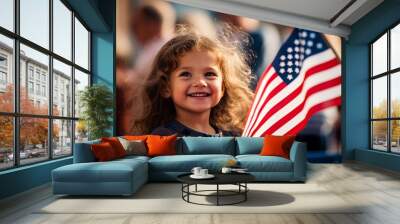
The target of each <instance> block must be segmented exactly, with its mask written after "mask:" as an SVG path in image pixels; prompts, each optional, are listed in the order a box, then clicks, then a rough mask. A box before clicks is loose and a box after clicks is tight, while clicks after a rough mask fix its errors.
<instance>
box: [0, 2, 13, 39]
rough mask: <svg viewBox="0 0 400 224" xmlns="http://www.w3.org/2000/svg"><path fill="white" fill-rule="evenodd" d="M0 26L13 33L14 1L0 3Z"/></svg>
mask: <svg viewBox="0 0 400 224" xmlns="http://www.w3.org/2000/svg"><path fill="white" fill-rule="evenodd" d="M0 26H2V27H3V28H6V29H8V30H10V31H14V0H1V1H0Z"/></svg>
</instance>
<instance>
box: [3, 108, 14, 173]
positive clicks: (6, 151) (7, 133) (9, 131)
mask: <svg viewBox="0 0 400 224" xmlns="http://www.w3.org/2000/svg"><path fill="white" fill-rule="evenodd" d="M0 127H1V128H0V170H2V169H6V168H9V167H12V166H13V165H14V151H13V149H14V141H13V136H14V125H13V118H12V117H10V116H0Z"/></svg>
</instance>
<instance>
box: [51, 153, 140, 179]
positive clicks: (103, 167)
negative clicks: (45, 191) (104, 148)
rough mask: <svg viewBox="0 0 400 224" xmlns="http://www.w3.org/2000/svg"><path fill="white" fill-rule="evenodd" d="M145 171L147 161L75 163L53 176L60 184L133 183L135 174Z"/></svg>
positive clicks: (60, 168)
mask: <svg viewBox="0 0 400 224" xmlns="http://www.w3.org/2000/svg"><path fill="white" fill-rule="evenodd" d="M145 170H146V171H147V164H146V162H145V161H141V160H136V159H131V160H115V161H109V162H91V163H75V164H70V165H66V166H62V167H59V168H57V169H55V170H53V172H52V174H53V181H58V182H131V181H132V176H134V175H135V173H138V172H143V171H145ZM143 175H146V176H147V174H143Z"/></svg>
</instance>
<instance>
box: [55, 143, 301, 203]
mask: <svg viewBox="0 0 400 224" xmlns="http://www.w3.org/2000/svg"><path fill="white" fill-rule="evenodd" d="M263 141H264V139H263V138H249V137H182V138H178V140H177V142H176V151H177V155H171V156H157V157H153V158H151V157H147V156H127V157H124V158H122V159H117V160H113V161H108V162H96V161H95V157H94V155H93V154H92V151H91V149H90V145H91V144H95V143H99V141H91V142H85V143H77V144H75V151H74V163H73V164H70V165H66V166H63V167H59V168H57V169H55V170H53V171H52V181H53V182H52V187H53V193H54V194H68V195H131V194H134V193H135V192H136V191H137V190H138V189H139V188H140V187H141V186H143V185H144V184H145V183H147V182H148V181H152V182H161V181H176V177H177V176H178V175H180V174H183V173H188V172H190V170H191V169H192V168H193V167H196V166H200V167H203V168H207V169H209V170H210V172H219V171H220V170H221V168H222V167H223V166H225V165H226V164H227V162H228V160H231V159H233V160H236V161H237V163H238V165H239V166H240V167H242V168H247V169H248V171H249V172H250V173H251V174H253V175H254V176H255V177H256V181H259V182H277V181H279V182H282V181H284V182H305V181H306V169H307V167H306V166H307V159H306V145H305V144H304V143H301V142H296V141H295V142H294V143H293V145H292V148H291V150H290V159H286V158H282V157H277V156H260V155H258V154H259V153H260V150H261V148H262V146H263Z"/></svg>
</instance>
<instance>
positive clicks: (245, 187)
mask: <svg viewBox="0 0 400 224" xmlns="http://www.w3.org/2000/svg"><path fill="white" fill-rule="evenodd" d="M244 191H245V192H244V201H247V192H248V190H247V182H246V183H244Z"/></svg>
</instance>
